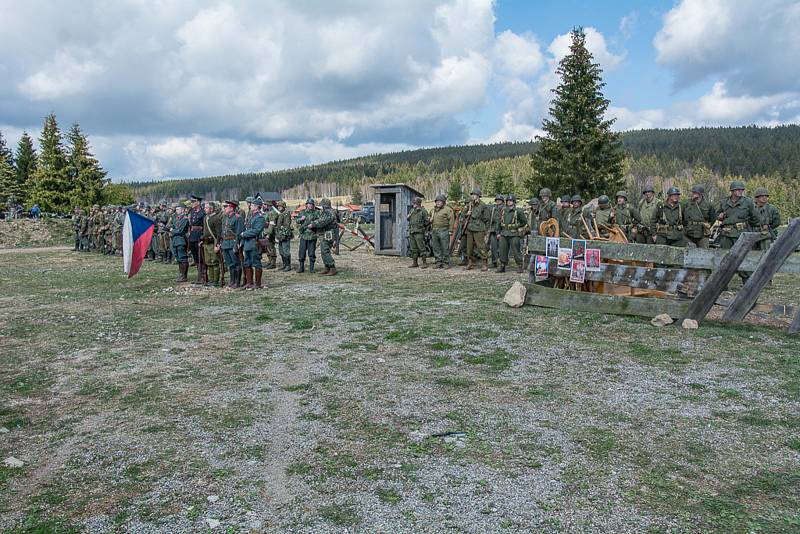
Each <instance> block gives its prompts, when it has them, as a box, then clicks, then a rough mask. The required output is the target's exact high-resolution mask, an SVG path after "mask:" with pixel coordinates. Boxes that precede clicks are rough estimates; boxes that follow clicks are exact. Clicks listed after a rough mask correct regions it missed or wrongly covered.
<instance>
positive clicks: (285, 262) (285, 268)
mask: <svg viewBox="0 0 800 534" xmlns="http://www.w3.org/2000/svg"><path fill="white" fill-rule="evenodd" d="M281 261H282V262H283V267H282V268H281V271H283V272H287V271H291V270H292V267H291V264H290V263H289V262H291V261H292V260H291V259H290V258H287V257H286V256H281Z"/></svg>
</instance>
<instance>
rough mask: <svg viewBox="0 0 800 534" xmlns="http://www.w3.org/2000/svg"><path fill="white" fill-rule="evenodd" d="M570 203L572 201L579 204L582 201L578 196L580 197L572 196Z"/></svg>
mask: <svg viewBox="0 0 800 534" xmlns="http://www.w3.org/2000/svg"><path fill="white" fill-rule="evenodd" d="M571 201H572V202H580V203H583V199H582V198H581V196H580V195H572V199H571Z"/></svg>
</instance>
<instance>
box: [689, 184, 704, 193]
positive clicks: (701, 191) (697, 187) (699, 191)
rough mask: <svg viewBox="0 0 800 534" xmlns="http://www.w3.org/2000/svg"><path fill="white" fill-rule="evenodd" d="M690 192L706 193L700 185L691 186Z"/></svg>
mask: <svg viewBox="0 0 800 534" xmlns="http://www.w3.org/2000/svg"><path fill="white" fill-rule="evenodd" d="M692 193H697V194H698V195H705V194H706V188H705V187H703V186H702V185H696V186H694V187H692Z"/></svg>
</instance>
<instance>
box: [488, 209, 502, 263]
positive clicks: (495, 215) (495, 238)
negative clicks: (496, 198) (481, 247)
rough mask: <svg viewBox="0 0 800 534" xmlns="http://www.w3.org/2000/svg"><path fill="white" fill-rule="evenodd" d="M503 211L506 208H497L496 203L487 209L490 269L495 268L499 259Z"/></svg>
mask: <svg viewBox="0 0 800 534" xmlns="http://www.w3.org/2000/svg"><path fill="white" fill-rule="evenodd" d="M505 209H506V207H505V205H504V204H501V205H500V206H498V205H497V203H496V202H495V203H494V204H492V206H491V208H489V225H488V235H489V237H488V239H489V253H490V254H491V256H492V264H491V266H492V267H495V266H496V265H497V262H498V260H499V259H500V222H501V220H500V219H501V218H502V216H503V211H505Z"/></svg>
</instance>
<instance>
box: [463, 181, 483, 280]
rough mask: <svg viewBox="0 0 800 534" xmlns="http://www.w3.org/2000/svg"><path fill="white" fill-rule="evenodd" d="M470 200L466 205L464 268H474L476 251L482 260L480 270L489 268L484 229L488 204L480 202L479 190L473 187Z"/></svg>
mask: <svg viewBox="0 0 800 534" xmlns="http://www.w3.org/2000/svg"><path fill="white" fill-rule="evenodd" d="M469 196H470V201H469V203H468V205H467V215H466V218H465V222H466V223H467V227H466V228H465V229H464V233H465V234H466V237H467V247H466V248H467V250H466V253H467V258H466V259H467V266H466V267H465V269H464V270H467V271H469V270H472V269H473V268H474V259H473V254H474V253H475V252H477V253H478V256H479V257H480V259H481V261H482V262H483V267H481V270H482V271H488V270H489V260H488V257H487V252H486V229H487V227H488V225H489V206H487V205H486V204H484V203H483V202H481V190H480V189H478V188H475V189H473V190H472V192H471V193H470V195H469Z"/></svg>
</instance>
